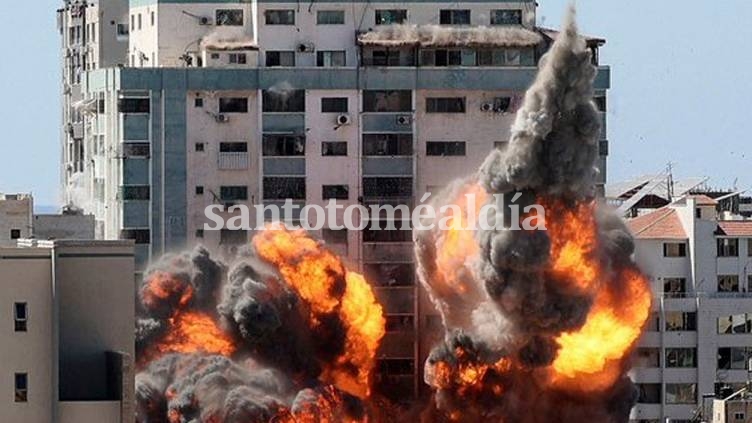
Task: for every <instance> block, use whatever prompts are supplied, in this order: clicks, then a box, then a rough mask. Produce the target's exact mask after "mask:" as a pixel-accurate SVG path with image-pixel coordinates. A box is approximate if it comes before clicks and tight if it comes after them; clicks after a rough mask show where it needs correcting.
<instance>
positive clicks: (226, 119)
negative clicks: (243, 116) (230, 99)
mask: <svg viewBox="0 0 752 423" xmlns="http://www.w3.org/2000/svg"><path fill="white" fill-rule="evenodd" d="M214 118H215V119H216V120H217V122H219V123H227V122H229V121H230V117H229V116H227V115H217V116H215V117H214Z"/></svg>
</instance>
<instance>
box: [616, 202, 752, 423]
mask: <svg viewBox="0 0 752 423" xmlns="http://www.w3.org/2000/svg"><path fill="white" fill-rule="evenodd" d="M628 225H629V227H630V229H631V230H632V231H633V233H634V235H635V238H636V251H635V259H636V261H637V263H638V264H639V265H640V267H641V268H642V269H643V270H644V271H645V272H646V274H647V275H648V276H649V277H650V278H651V281H652V283H653V292H655V293H656V298H655V301H654V304H653V316H652V317H651V319H650V321H649V324H648V328H647V332H646V333H645V335H644V336H643V338H642V340H641V341H640V344H639V348H638V349H637V352H636V357H635V362H636V364H635V368H634V369H633V370H632V372H631V377H632V378H633V380H634V381H635V382H636V383H637V384H638V387H639V392H640V395H639V400H638V404H637V406H636V407H635V408H634V409H633V410H632V415H631V418H632V419H633V421H634V422H645V423H647V422H655V423H657V422H664V421H666V419H669V421H671V422H690V421H694V420H692V419H693V418H695V417H698V416H699V413H700V411H701V409H702V405H703V398H711V399H712V398H714V397H716V396H719V397H722V396H724V395H728V393H729V392H734V391H736V390H738V389H741V388H742V387H743V386H744V384H745V383H746V382H747V381H748V378H749V372H750V371H751V370H752V368H751V367H750V365H751V364H752V220H744V219H743V218H742V217H741V216H738V215H731V214H729V213H725V212H719V210H718V202H717V201H716V200H714V199H711V198H710V197H708V196H706V195H689V196H686V197H684V198H682V199H680V200H678V201H675V202H673V203H671V204H669V205H667V206H665V207H662V208H659V209H656V210H654V211H652V212H650V213H647V214H645V215H642V216H640V217H637V218H634V219H631V220H629V221H628ZM706 414H707V413H706ZM704 417H705V418H706V419H709V417H710V416H708V415H706V416H704ZM730 421H735V420H730ZM742 421H746V420H742Z"/></svg>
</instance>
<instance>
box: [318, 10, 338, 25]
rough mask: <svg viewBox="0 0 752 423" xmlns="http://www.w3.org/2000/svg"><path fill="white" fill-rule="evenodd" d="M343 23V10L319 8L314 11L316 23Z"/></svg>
mask: <svg viewBox="0 0 752 423" xmlns="http://www.w3.org/2000/svg"><path fill="white" fill-rule="evenodd" d="M344 23H345V11H344V10H319V11H318V12H316V25H342V24H344Z"/></svg>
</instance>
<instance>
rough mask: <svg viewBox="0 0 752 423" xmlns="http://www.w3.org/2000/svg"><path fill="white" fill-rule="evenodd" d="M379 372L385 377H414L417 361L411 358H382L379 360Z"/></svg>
mask: <svg viewBox="0 0 752 423" xmlns="http://www.w3.org/2000/svg"><path fill="white" fill-rule="evenodd" d="M378 372H379V373H380V374H383V375H393V376H399V375H411V376H412V375H413V373H414V372H415V360H413V359H411V358H382V359H379V360H378Z"/></svg>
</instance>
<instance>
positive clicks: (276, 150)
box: [261, 135, 306, 156]
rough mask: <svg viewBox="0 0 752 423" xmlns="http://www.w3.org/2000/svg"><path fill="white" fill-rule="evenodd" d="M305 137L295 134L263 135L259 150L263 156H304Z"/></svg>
mask: <svg viewBox="0 0 752 423" xmlns="http://www.w3.org/2000/svg"><path fill="white" fill-rule="evenodd" d="M305 144H306V139H305V137H301V136H295V135H264V136H263V141H262V146H261V150H262V151H261V152H262V154H263V155H264V156H305Z"/></svg>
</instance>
